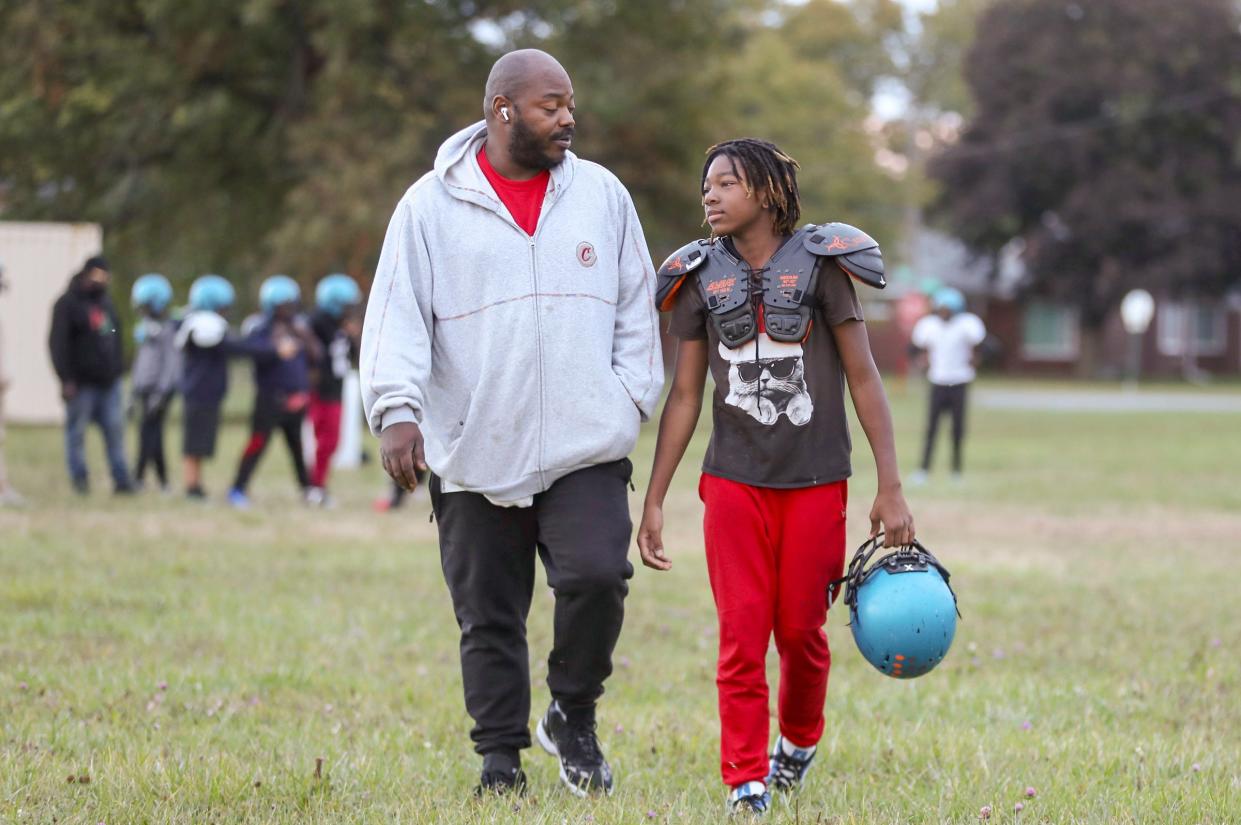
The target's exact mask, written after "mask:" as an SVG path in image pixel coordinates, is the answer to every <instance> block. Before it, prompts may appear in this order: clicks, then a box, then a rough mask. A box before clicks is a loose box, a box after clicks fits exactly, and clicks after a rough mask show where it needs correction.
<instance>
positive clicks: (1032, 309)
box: [1021, 301, 1080, 361]
mask: <svg viewBox="0 0 1241 825" xmlns="http://www.w3.org/2000/svg"><path fill="white" fill-rule="evenodd" d="M1079 343H1080V342H1079V339H1078V320H1077V309H1076V308H1074V307H1066V306H1060V305H1058V304H1048V303H1044V302H1041V301H1034V302H1032V303H1030V304H1028V305H1027V306H1026V309H1025V314H1024V315H1023V316H1022V324H1021V352H1022V355H1023V356H1024V357H1025V358H1026V359H1027V360H1030V361H1071V360H1073V359H1075V358H1076V357H1077V352H1078V345H1079Z"/></svg>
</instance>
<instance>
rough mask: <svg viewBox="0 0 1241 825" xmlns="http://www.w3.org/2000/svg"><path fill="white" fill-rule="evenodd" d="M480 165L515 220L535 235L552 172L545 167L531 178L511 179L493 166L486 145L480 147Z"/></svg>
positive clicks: (527, 231) (527, 232) (528, 232)
mask: <svg viewBox="0 0 1241 825" xmlns="http://www.w3.org/2000/svg"><path fill="white" fill-rule="evenodd" d="M478 165H479V167H480V168H481V169H482V170H483V174H484V175H486V176H487V180H488V182H490V183H491V188H492V189H494V190H496V194H497V195H499V196H500V200H501V201H502V202H503V203H504V205H505V206H506V207H508V212H509V214H510V215H512V216H513V220H514V221H516V222H517V225H518V226H520V227H521V228H522V229H524V230H525V231H526V234H527V235H531V236H533V235H534V230H535V229H537V228H538V225H539V213H540V212H542V211H543V196H544V195H546V194H547V182H548V180H549V179H550V178H551V172H549V171H547V170H546V169H544V170H543V171H542V172H539V173H538V174H537V175H535V176H534V177H532V178H531V179H530V180H510V179H509V178H506V177H504V176H503V175H501V174H500V173H499V172H497V171H496V170H495V169H494V168H492V166H491V162H490V161H489V160H487V151H486V147H485V146H483V147H479V150H478Z"/></svg>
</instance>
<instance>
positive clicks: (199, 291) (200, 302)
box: [190, 275, 237, 312]
mask: <svg viewBox="0 0 1241 825" xmlns="http://www.w3.org/2000/svg"><path fill="white" fill-rule="evenodd" d="M236 298H237V294H236V293H235V292H234V291H233V285H232V284H230V283H229V282H228V281H226V280H224V278H222V277H220V276H219V275H203V276H202V277H200V278H195V279H194V283H192V284H190V309H196V310H202V311H207V312H219V311H221V310H225V309H228V308H229V307H231V306H232V305H233V301H234V300H236Z"/></svg>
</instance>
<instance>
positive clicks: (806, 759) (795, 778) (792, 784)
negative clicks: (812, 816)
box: [767, 736, 818, 791]
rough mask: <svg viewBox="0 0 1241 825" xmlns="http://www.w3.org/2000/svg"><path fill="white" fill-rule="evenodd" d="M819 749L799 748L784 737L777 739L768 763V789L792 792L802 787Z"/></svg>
mask: <svg viewBox="0 0 1241 825" xmlns="http://www.w3.org/2000/svg"><path fill="white" fill-rule="evenodd" d="M817 750H818V749H817V748H799V747H797V746H796V745H794V744H793V743H792V742H789V741H788V740H787V739H785V738H784V737H783V736H777V737H776V744H775V746H774V747H772V749H771V762H769V763H768V770H767V787H769V788H771V789H772V790H773V791H792V790H796V789H797V788H799V787H801V781H802V780H803V779H805V778H806V771H808V770H810V763H811V762H813V761H814V755H815V753H816V752H817Z"/></svg>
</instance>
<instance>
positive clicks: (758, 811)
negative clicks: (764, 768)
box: [728, 780, 771, 816]
mask: <svg viewBox="0 0 1241 825" xmlns="http://www.w3.org/2000/svg"><path fill="white" fill-rule="evenodd" d="M770 808H771V794H770V793H769V792H768V791H767V786H766V785H764V784H763V783H762V782H759V781H757V780H755V781H753V782H743V783H741V784H740V785H737V786H736V787H735V788H733V789H732V790H731V791H729V793H728V815H729V816H737V815H738V814H749V815H750V816H766V815H767V811H768V809H770Z"/></svg>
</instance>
